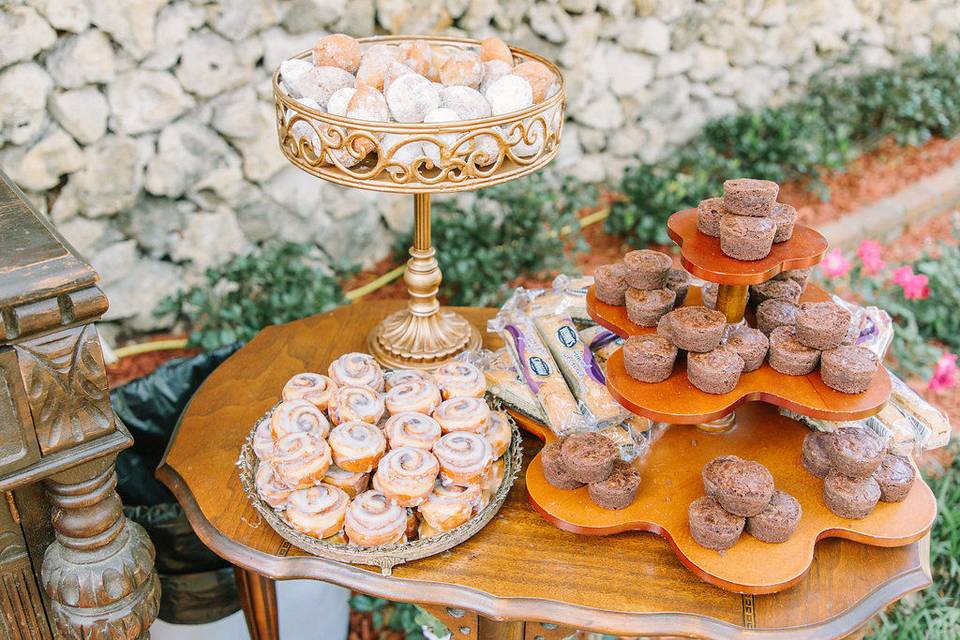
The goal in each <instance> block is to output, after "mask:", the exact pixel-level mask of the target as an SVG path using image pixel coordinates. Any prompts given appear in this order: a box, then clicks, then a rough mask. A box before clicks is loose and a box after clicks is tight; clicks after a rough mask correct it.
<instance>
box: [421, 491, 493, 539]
mask: <svg viewBox="0 0 960 640" xmlns="http://www.w3.org/2000/svg"><path fill="white" fill-rule="evenodd" d="M479 503H480V486H479V485H475V484H474V485H469V486H465V487H464V486H457V485H453V484H452V485H447V486H444V485H443V484H442V483H440V482H437V483H436V485H434V487H433V491H431V492H430V495H428V496H427V499H426V500H424V502H423V504H421V505H420V515H421V516H423V519H424V520H425V521H426V522H427V524H429V525H430V526H431V527H432V528H434V529H436V530H437V531H450V530H451V529H455V528H456V527H459V526H460V525H462V524H463V523H464V522H466V521H467V520H469V519H470V516H471V515H472V514H473V509H474V507H476V505H477V504H479Z"/></svg>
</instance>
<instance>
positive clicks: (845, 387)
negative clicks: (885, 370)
mask: <svg viewBox="0 0 960 640" xmlns="http://www.w3.org/2000/svg"><path fill="white" fill-rule="evenodd" d="M879 365H880V362H879V361H878V360H877V356H876V355H875V354H874V353H873V351H870V349H867V348H866V347H857V346H852V345H849V346H843V345H841V346H839V347H837V348H836V349H830V350H829V351H824V352H823V353H822V354H820V379H821V380H823V384H825V385H827V386H828V387H830V388H831V389H836V390H837V391H840V392H841V393H863V392H864V391H866V390H867V387H869V386H870V382H871V381H872V380H873V376H874V374H876V372H877V367H879Z"/></svg>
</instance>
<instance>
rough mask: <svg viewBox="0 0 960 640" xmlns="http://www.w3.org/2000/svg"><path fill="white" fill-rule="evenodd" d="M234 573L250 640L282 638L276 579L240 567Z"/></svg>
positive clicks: (276, 639) (235, 568)
mask: <svg viewBox="0 0 960 640" xmlns="http://www.w3.org/2000/svg"><path fill="white" fill-rule="evenodd" d="M233 573H234V576H235V577H236V579H237V591H238V592H239V594H240V604H241V606H242V607H243V617H244V618H246V620H247V630H248V631H249V632H250V640H280V626H279V619H278V617H277V583H276V581H274V580H271V579H270V578H265V577H263V576H262V575H260V574H259V573H254V572H252V571H247V570H246V569H241V568H240V567H234V568H233Z"/></svg>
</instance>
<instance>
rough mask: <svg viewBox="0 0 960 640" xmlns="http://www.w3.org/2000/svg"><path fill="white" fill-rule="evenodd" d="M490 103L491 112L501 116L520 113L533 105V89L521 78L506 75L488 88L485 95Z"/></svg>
mask: <svg viewBox="0 0 960 640" xmlns="http://www.w3.org/2000/svg"><path fill="white" fill-rule="evenodd" d="M484 97H486V99H487V102H489V103H490V111H491V112H492V113H493V115H495V116H500V115H503V114H505V113H511V112H513V111H520V110H522V109H526V108H527V107H529V106H532V105H533V89H532V88H531V87H530V83H529V82H527V81H526V80H525V79H523V78H521V77H520V76H515V75H513V74H509V75H505V76H503V77H502V78H500V79H499V80H497V81H496V82H494V83H493V84H492V85H490V86H489V87H488V88H487V92H486V93H485V94H484Z"/></svg>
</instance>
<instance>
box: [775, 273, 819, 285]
mask: <svg viewBox="0 0 960 640" xmlns="http://www.w3.org/2000/svg"><path fill="white" fill-rule="evenodd" d="M812 271H813V270H812V269H787V270H786V271H781V272H780V273H778V274H777V275H776V276H774V278H775V279H776V280H793V281H794V282H796V283H797V284H798V285H800V288H801V289H806V288H807V280H809V279H810V274H811V273H812Z"/></svg>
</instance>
